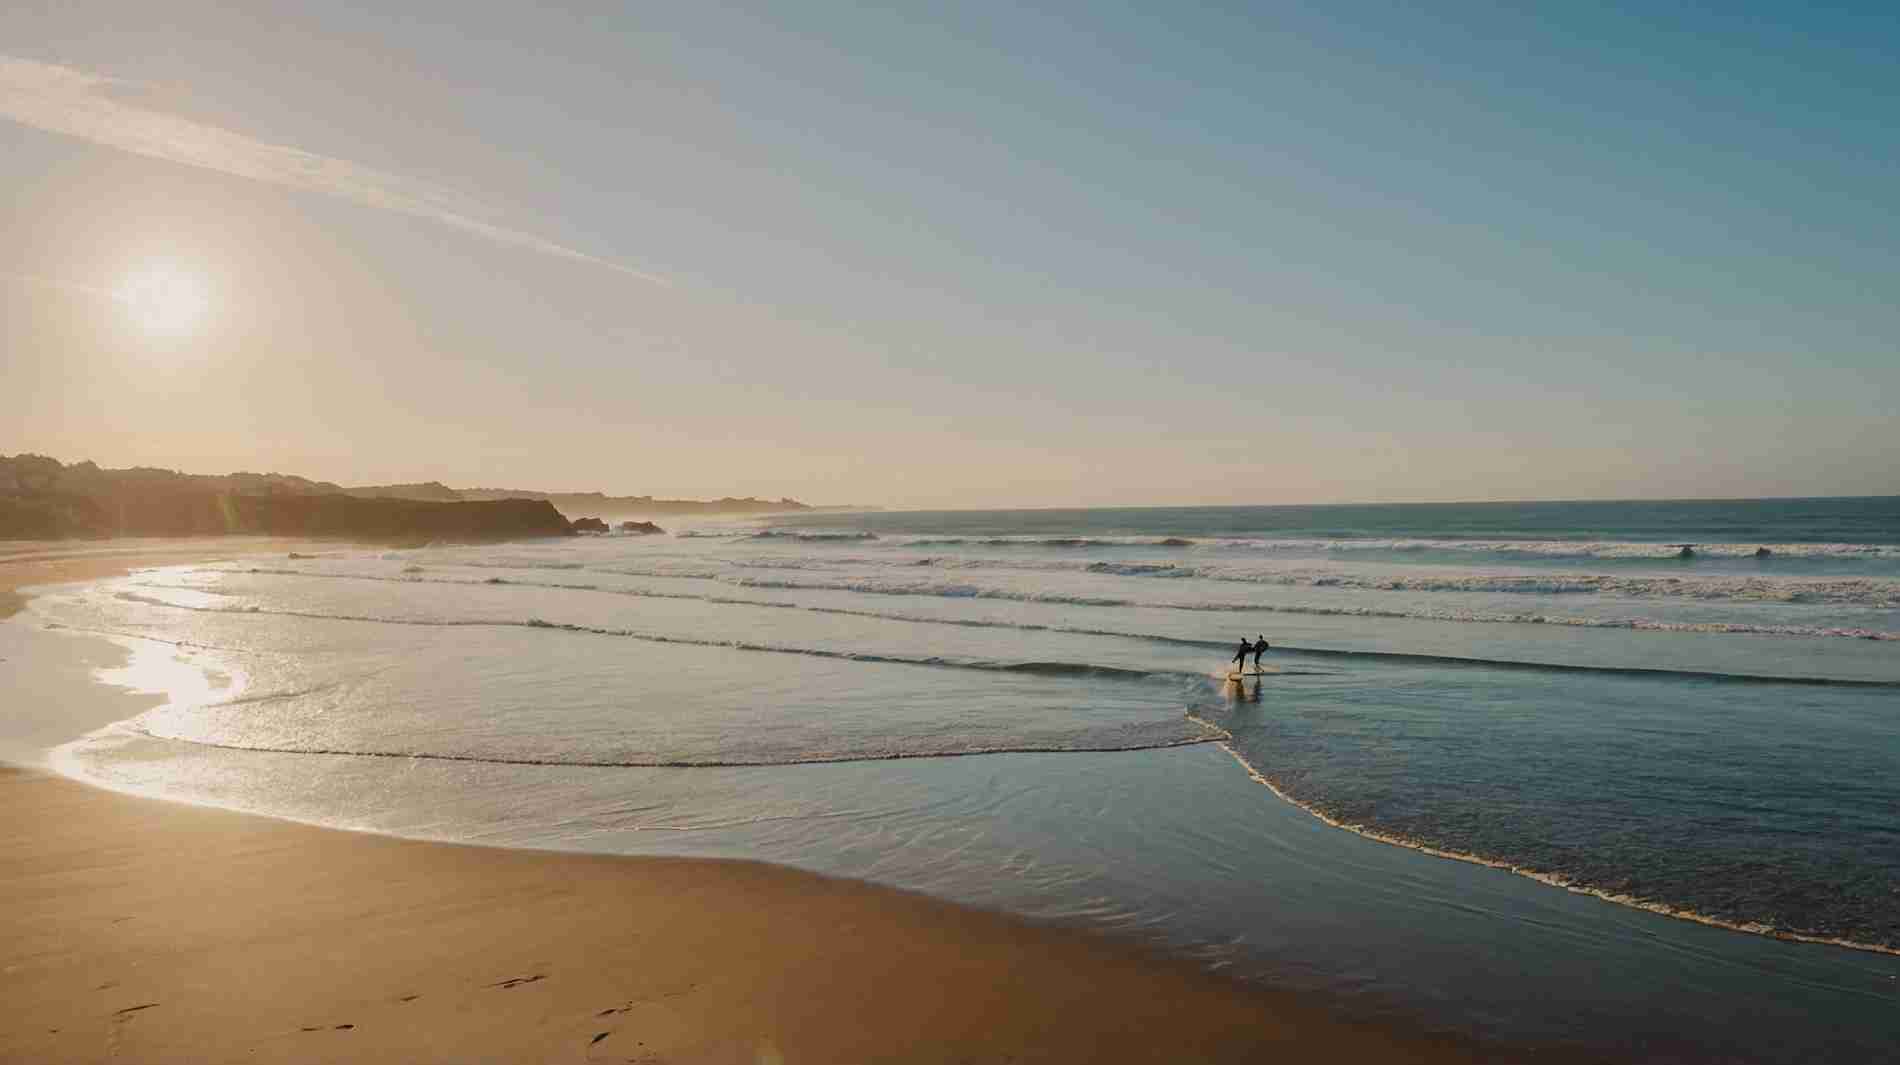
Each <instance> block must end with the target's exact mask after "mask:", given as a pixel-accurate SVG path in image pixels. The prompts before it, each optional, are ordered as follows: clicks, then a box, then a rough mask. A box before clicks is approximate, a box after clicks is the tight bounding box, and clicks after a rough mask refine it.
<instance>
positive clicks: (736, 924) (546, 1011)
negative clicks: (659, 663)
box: [0, 540, 1479, 1065]
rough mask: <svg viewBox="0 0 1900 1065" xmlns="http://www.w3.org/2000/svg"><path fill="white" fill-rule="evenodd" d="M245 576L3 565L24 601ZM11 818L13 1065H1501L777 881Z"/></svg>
mask: <svg viewBox="0 0 1900 1065" xmlns="http://www.w3.org/2000/svg"><path fill="white" fill-rule="evenodd" d="M239 546H240V547H248V548H250V549H251V550H260V549H266V548H269V549H276V548H277V547H279V546H281V545H277V544H269V543H265V542H259V541H255V540H253V541H240V542H239ZM232 553H234V552H233V548H232V546H231V545H230V544H228V543H220V544H217V545H206V546H205V547H204V548H203V549H202V550H201V552H200V553H199V554H198V555H192V554H191V553H190V551H189V550H178V549H168V550H167V552H166V553H164V554H163V555H161V556H153V555H150V554H137V553H128V554H125V555H119V556H112V557H110V558H106V557H101V556H99V555H97V554H93V553H87V554H82V555H80V556H78V557H74V558H69V559H66V560H63V561H62V560H58V559H49V558H40V559H38V560H37V561H33V562H13V561H11V560H9V559H8V558H6V557H0V594H4V593H6V592H8V591H11V590H12V589H13V588H14V587H16V586H17V585H19V584H31V583H50V582H54V581H61V580H79V579H86V578H89V577H99V576H103V575H106V574H108V573H110V572H113V571H115V570H123V569H125V568H127V567H132V566H140V565H155V564H171V563H175V562H182V561H190V560H192V559H193V558H208V557H229V556H230V555H231V554H232ZM0 809H4V810H5V811H6V816H5V818H4V821H3V822H0V824H3V825H4V827H0V1062H22V1063H25V1062H33V1063H43V1062H90V1061H115V1062H136V1063H154V1065H156V1063H165V1062H238V1061H243V1062H318V1061H349V1062H404V1063H410V1062H557V1061H653V1062H658V1061H681V1062H693V1061H706V1062H747V1063H753V1062H781V1061H782V1062H826V1063H829V1062H869V1061H919V1062H926V1061H927V1062H953V1061H955V1062H965V1061H968V1062H1002V1061H1016V1062H1023V1061H1077V1062H1082V1061H1091V1062H1092V1061H1167V1062H1176V1061H1182V1062H1191V1061H1243V1060H1244V1061H1278V1060H1285V1061H1303V1062H1315V1061H1321V1062H1331V1061H1420V1062H1423V1061H1470V1060H1477V1058H1478V1057H1479V1055H1477V1054H1475V1053H1474V1052H1473V1051H1472V1050H1471V1049H1470V1048H1468V1047H1459V1046H1455V1045H1452V1044H1450V1043H1447V1042H1443V1041H1435V1040H1431V1039H1427V1038H1424V1037H1422V1036H1417V1035H1413V1034H1410V1033H1404V1032H1393V1031H1386V1030H1381V1029H1375V1028H1370V1027H1365V1026H1360V1025H1353V1024H1348V1023H1345V1022H1342V1021H1341V1020H1339V1019H1337V1018H1336V1017H1334V1016H1332V1015H1331V1014H1330V1013H1329V1011H1328V1010H1327V1009H1326V1007H1325V1005H1324V1003H1322V1002H1318V1001H1315V1000H1313V999H1311V998H1308V997H1302V996H1297V995H1293V994H1290V993H1283V992H1277V991H1274V990H1272V989H1269V988H1261V987H1257V986H1243V985H1240V984H1237V983H1234V982H1231V981H1228V980H1225V979H1223V978H1220V977H1218V976H1216V975H1214V974H1210V973H1207V972H1205V971H1203V970H1201V969H1199V968H1198V967H1196V966H1194V965H1192V964H1191V963H1188V962H1186V961H1181V960H1176V959H1169V958H1162V957H1157V956H1155V955H1152V954H1150V953H1147V952H1145V951H1143V950H1140V949H1137V948H1134V947H1132V946H1130V945H1128V944H1125V943H1122V942H1119V941H1116V940H1113V939H1110V938H1107V937H1103V936H1098V935H1093V934H1089V933H1085V932H1079V931H1074V930H1066V929H1052V928H1047V927H1040V926H1036V925H1032V924H1029V923H1027V922H1023V921H1020V920H1016V919H1013V918H1010V917H1007V916H1003V915H998V914H993V913H988V912H983V911H979V910H973V909H969V908H966V907H961V906H957V905H953V904H950V903H945V902H940V901H937V900H934V899H930V898H926V897H923V896H919V895H914V894H909V893H905V892H901V891H895V890H890V889H885V888H880V887H876V886H873V885H868V884H862V883H858V882H854V881H847V880H838V879H832V878H828V877H822V876H817V875H813V874H809V873H803V872H799V871H796V870H792V869H786V868H782V867H777V866H770V865H764V864H759V863H751V862H726V861H705V860H680V859H661V858H624V857H612V856H599V855H580V854H558V853H549V852H541V851H523V850H498V849H489V848H479V847H464V846H454V845H448V844H438V843H423V842H415V841H410V840H400V839H393V838H388V837H381V836H372V835H366V834H359V833H351V832H342V831H334V830H330V829H322V828H314V827H310V826H306V825H299V824H293V823H289V822H284V821H277V820H272V819H268V818H261V817H253V816H248V815H244V814H236V813H231V812H227V811H222V810H214V809H207V808H201V807H193V806H186V805H182V804H176V803H167V802H159V801H154V800H148V799H138V798H131V797H127V796H123V795H118V794H114V793H111V792H106V791H102V790H99V789H95V788H91V787H88V786H85V785H82V784H78V783H75V782H73V781H69V780H66V779H63V778H59V777H55V776H50V775H45V774H41V773H35V772H25V771H17V770H0Z"/></svg>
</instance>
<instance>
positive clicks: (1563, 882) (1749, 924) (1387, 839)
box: [1189, 714, 1900, 957]
mask: <svg viewBox="0 0 1900 1065" xmlns="http://www.w3.org/2000/svg"><path fill="white" fill-rule="evenodd" d="M1189 716H1190V717H1192V716H1193V715H1191V714H1190V715H1189ZM1214 743H1215V745H1216V746H1218V747H1219V748H1220V749H1221V750H1223V751H1226V752H1227V753H1228V755H1229V756H1231V757H1232V758H1233V760H1234V761H1235V762H1236V763H1238V764H1239V765H1240V768H1241V769H1243V770H1245V771H1246V773H1247V775H1248V776H1249V777H1251V778H1253V781H1254V783H1256V784H1259V785H1261V786H1262V787H1265V788H1266V789H1267V790H1268V791H1270V792H1272V793H1273V794H1274V795H1275V796H1276V797H1278V798H1279V799H1280V800H1281V801H1283V802H1285V803H1286V804H1287V805H1289V806H1292V807H1294V808H1295V809H1297V810H1300V811H1302V812H1304V813H1306V814H1308V815H1310V816H1312V817H1313V818H1314V819H1315V820H1317V821H1319V822H1320V823H1321V824H1324V825H1326V826H1328V827H1330V828H1337V829H1340V830H1342V831H1345V832H1350V833H1352V834H1353V835H1355V836H1363V837H1364V838H1366V839H1369V840H1372V841H1373V842H1374V843H1384V844H1387V845H1389V846H1393V847H1400V848H1403V849H1405V850H1408V851H1416V852H1417V853H1419V854H1424V855H1428V856H1430V857H1433V858H1443V859H1445V860H1446V861H1453V862H1464V863H1466V864H1467V865H1481V866H1484V867H1485V868H1487V869H1497V870H1501V871H1503V872H1506V873H1514V874H1516V875H1518V876H1521V877H1524V878H1525V879H1526V880H1535V881H1536V882H1538V883H1540V884H1543V885H1545V886H1546V887H1554V888H1561V889H1563V890H1565V891H1568V892H1571V893H1573V894H1577V895H1588V896H1591V897H1592V898H1596V899H1600V900H1602V901H1604V902H1608V903H1612V904H1614V905H1617V906H1625V907H1628V908H1629V909H1632V910H1644V911H1646V912H1649V913H1654V914H1659V915H1661V916H1663V917H1673V918H1675V919H1676V920H1678V921H1690V922H1693V923H1695V924H1701V925H1708V926H1710V927H1711V928H1721V929H1725V930H1727V931H1730V932H1742V933H1745V934H1748V935H1756V936H1763V937H1766V938H1768V939H1779V940H1783V941H1785V942H1789V943H1818V944H1821V945H1823V946H1829V947H1842V948H1845V949H1847V950H1859V951H1865V952H1866V953H1869V954H1886V955H1890V956H1894V957H1900V947H1893V946H1888V945H1886V944H1884V943H1863V942H1861V941H1860V940H1857V939H1844V938H1841V937H1838V936H1817V935H1812V934H1809V933H1806V932H1791V931H1788V930H1787V929H1784V928H1776V927H1775V926H1773V925H1769V924H1763V923H1761V922H1759V921H1732V920H1729V919H1727V918H1724V917H1714V916H1711V915H1709V914H1706V913H1698V912H1696V911H1695V910H1687V909H1683V908H1682V907H1679V906H1671V905H1669V904H1668V903H1666V902H1656V901H1654V900H1652V899H1641V898H1637V897H1636V896H1634V895H1628V894H1624V893H1622V892H1616V891H1607V890H1605V889H1603V888H1599V887H1592V886H1591V885H1589V884H1581V883H1578V882H1576V881H1574V880H1572V879H1570V878H1569V877H1566V876H1563V875H1561V874H1558V873H1547V872H1544V871H1543V870H1541V869H1532V868H1530V867H1528V866H1523V865H1518V864H1516V863H1515V862H1508V861H1505V860H1503V859H1500V858H1487V857H1485V856H1484V855H1481V854H1468V853H1465V852H1464V851H1454V850H1446V849H1445V848H1443V847H1434V846H1432V845H1431V844H1429V843H1423V842H1420V841H1418V840H1413V839H1406V838H1405V837H1403V836H1397V835H1393V834H1392V833H1390V832H1381V831H1380V830H1378V829H1376V828H1373V827H1371V826H1369V825H1362V824H1353V823H1351V822H1347V821H1342V820H1340V819H1338V818H1336V817H1333V816H1332V815H1330V814H1328V813H1326V812H1325V811H1323V810H1320V809H1319V808H1317V807H1315V806H1311V805H1309V804H1307V803H1304V802H1301V801H1300V800H1298V799H1296V798H1294V797H1293V796H1291V795H1289V794H1287V793H1286V792H1285V791H1282V790H1281V789H1280V787H1279V785H1277V784H1275V783H1274V782H1273V781H1272V780H1270V779H1268V778H1267V775H1266V774H1265V773H1262V772H1261V771H1260V770H1259V769H1257V768H1255V767H1254V765H1253V763H1252V762H1249V761H1247V758H1246V756H1245V755H1243V754H1241V753H1240V752H1239V751H1238V750H1235V749H1234V744H1233V737H1232V735H1231V734H1230V735H1229V736H1228V738H1227V739H1223V740H1215V741H1214Z"/></svg>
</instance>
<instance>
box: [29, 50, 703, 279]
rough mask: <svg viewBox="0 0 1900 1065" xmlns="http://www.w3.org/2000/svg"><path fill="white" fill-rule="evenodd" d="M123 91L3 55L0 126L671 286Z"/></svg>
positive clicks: (399, 182) (93, 77) (82, 74)
mask: <svg viewBox="0 0 1900 1065" xmlns="http://www.w3.org/2000/svg"><path fill="white" fill-rule="evenodd" d="M122 84H123V83H121V82H117V81H115V80H114V79H112V78H108V77H104V76H101V75H98V74H92V73H89V72H87V71H83V70H75V69H73V68H72V67H63V66H59V65H56V64H52V63H41V62H37V61H35V60H31V59H17V58H13V57H8V56H0V117H3V118H10V119H12V120H13V121H15V122H19V123H22V124H24V125H28V126H34V127H37V128H39V129H44V130H50V131H52V132H54V133H63V134H65V135H67V136H69V137H78V138H80V139H82V140H87V141H91V142H93V143H95V144H102V145H105V146H107V147H111V148H117V149H119V150H121V151H126V152H132V153H134V154H137V155H144V156H150V157H151V158H154V159H164V160H166V161H168V162H173V163H180V164H183V165H185V166H196V167H202V168H204V169H206V170H215V171H218V172H219V173H224V174H232V175H235V176H237V177H245V178H250V179H252V180H254V181H263V182H267V183H269V184H272V185H282V186H284V187H286V188H293V189H305V190H308V191H311V192H321V193H324V194H326V195H330V196H335V197H337V198H339V199H344V200H349V201H351V202H353V203H359V204H362V205H364V206H367V207H379V208H382V209H383V210H387V211H400V212H402V213H403V214H409V215H415V216H417V217H420V218H427V219H430V220H432V221H435V222H439V223H441V224H442V225H445V226H450V227H452V228H455V229H459V230H462V231H463V232H466V233H473V234H475V235H476V236H479V237H484V238H486V239H488V240H491V241H494V242H495V243H497V244H504V245H507V246H509V247H514V248H523V249H526V250H528V251H535V252H540V253H541V254H543V255H553V256H556V257H558V258H562V259H570V260H573V261H575V262H583V263H588V264H590V265H593V266H599V267H604V268H606V269H609V270H615V271H618V272H620V273H623V274H629V275H631V276H633V277H638V278H641V279H642V280H646V281H652V282H655V283H657V284H662V285H664V284H667V281H666V279H665V278H662V277H657V276H655V275H653V274H649V273H645V272H643V271H640V270H635V269H633V268H632V267H630V266H623V265H622V264H620V263H616V262H613V261H611V260H608V259H603V258H600V257H599V256H596V255H589V254H587V253H586V252H583V251H577V250H575V249H573V248H570V247H567V246H566V245H564V244H557V243H555V242H554V241H551V240H546V239H543V238H541V237H537V236H535V235H534V234H532V233H524V232H522V231H520V230H518V229H509V228H506V227H503V226H498V225H494V224H492V223H489V222H484V221H482V220H481V219H480V218H477V217H474V215H473V214H472V213H471V212H472V211H475V210H479V207H478V206H476V205H474V204H471V203H470V202H469V201H468V200H467V199H466V198H465V197H462V196H460V195H458V194H456V193H454V192H452V191H450V190H447V189H443V188H439V187H436V186H433V185H430V184H429V183H427V182H424V181H418V180H416V179H414V178H408V177H404V176H402V175H400V174H391V173H387V172H385V171H381V170H374V169H371V168H369V167H366V166H359V165H358V164H356V163H352V162H350V161H349V160H347V159H336V158H333V157H330V156H325V155H317V154H314V153H312V152H306V151H303V150H302V149H300V148H293V147H290V146H289V145H285V144H271V143H268V142H266V141H260V140H256V139H254V138H251V137H246V136H244V135H243V134H241V133H233V132H232V131H230V130H228V129H222V128H220V127H218V126H212V125H207V124H205V123H202V122H193V121H191V120H190V119H187V118H180V117H178V116H177V115H169V114H166V113H164V112H162V111H153V110H149V109H147V108H143V107H137V106H134V105H132V104H129V103H126V102H125V101H123V100H120V99H117V98H115V96H114V95H113V92H112V90H113V88H114V87H115V86H119V85H122Z"/></svg>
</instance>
